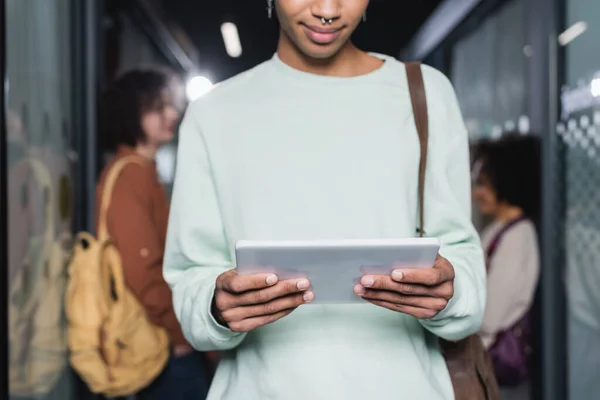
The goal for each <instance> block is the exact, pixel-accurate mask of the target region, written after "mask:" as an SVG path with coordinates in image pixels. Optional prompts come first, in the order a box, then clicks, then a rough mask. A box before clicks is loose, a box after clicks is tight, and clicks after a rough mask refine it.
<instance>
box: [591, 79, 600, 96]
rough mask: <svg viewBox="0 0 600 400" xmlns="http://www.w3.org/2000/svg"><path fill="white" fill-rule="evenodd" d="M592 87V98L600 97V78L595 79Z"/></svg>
mask: <svg viewBox="0 0 600 400" xmlns="http://www.w3.org/2000/svg"><path fill="white" fill-rule="evenodd" d="M590 86H591V90H592V96H594V97H600V78H594V79H593V80H592V84H591V85H590Z"/></svg>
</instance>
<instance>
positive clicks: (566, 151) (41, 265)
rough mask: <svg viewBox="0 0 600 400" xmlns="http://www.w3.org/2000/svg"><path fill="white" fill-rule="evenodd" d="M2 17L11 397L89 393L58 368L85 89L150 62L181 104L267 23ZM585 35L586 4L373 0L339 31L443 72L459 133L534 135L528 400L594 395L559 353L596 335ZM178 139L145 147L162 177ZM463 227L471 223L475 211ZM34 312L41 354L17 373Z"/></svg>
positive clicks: (77, 10) (21, 8)
mask: <svg viewBox="0 0 600 400" xmlns="http://www.w3.org/2000/svg"><path fill="white" fill-rule="evenodd" d="M0 16H1V17H0V26H2V35H3V36H2V40H1V42H0V46H1V50H0V53H1V57H0V60H2V63H0V64H2V65H1V66H2V67H3V69H2V74H3V79H2V80H1V82H0V84H1V85H2V93H3V94H4V96H3V99H2V102H3V103H2V107H1V109H0V114H1V118H2V119H1V121H0V122H1V123H0V129H1V138H0V146H2V153H1V154H2V157H3V158H2V163H1V164H0V175H1V177H0V178H1V179H0V184H1V185H2V187H1V189H2V193H3V196H2V197H1V208H2V215H1V217H0V224H1V225H2V229H1V230H0V233H1V236H0V242H1V246H2V247H1V249H2V254H1V255H2V265H5V269H4V272H5V273H6V276H7V291H8V304H7V306H8V307H7V310H8V315H7V321H8V326H7V329H8V338H9V343H10V345H9V354H8V356H7V357H9V370H10V371H9V372H10V374H9V375H10V382H9V383H10V399H52V400H71V399H88V398H95V397H93V396H91V394H90V393H89V391H88V390H87V388H86V387H85V385H84V384H83V383H82V382H80V381H79V379H78V378H77V376H76V375H75V374H74V373H73V372H72V371H71V369H70V368H69V365H68V359H67V345H66V333H65V321H64V317H63V313H62V307H63V298H64V290H65V289H64V288H65V279H64V269H63V267H64V263H65V262H66V259H67V258H68V256H67V255H66V254H67V253H68V251H67V247H68V244H67V242H68V240H69V238H70V237H71V236H72V235H73V233H74V232H78V231H80V230H93V229H94V227H93V220H94V218H93V210H94V196H95V192H94V191H95V185H96V180H97V178H98V173H99V171H100V170H101V168H102V166H103V165H104V163H105V162H106V160H107V158H108V157H109V156H110V155H109V154H104V153H103V152H102V151H101V148H100V147H99V145H98V143H99V137H98V132H99V128H98V126H99V120H98V119H99V118H98V115H99V114H98V108H99V98H100V95H101V93H102V91H103V89H104V88H106V87H107V85H109V84H110V83H111V82H112V81H113V80H114V79H115V78H116V77H118V76H119V75H120V74H121V73H123V72H124V71H127V70H130V69H132V68H138V67H153V68H160V69H163V70H164V71H167V72H168V73H169V74H170V76H171V77H172V89H173V92H174V93H176V105H177V107H178V108H180V109H181V110H183V109H184V108H185V107H186V105H187V103H188V102H189V101H190V100H194V99H196V98H198V97H200V96H202V95H203V94H205V93H207V92H208V91H210V90H211V89H212V88H213V87H214V85H218V84H219V82H221V81H223V80H225V79H227V78H230V77H232V76H233V75H235V74H237V73H239V72H242V71H244V70H246V69H248V68H251V67H253V66H255V65H257V64H258V63H260V62H262V61H265V60H267V59H269V58H270V57H271V56H272V55H273V52H274V51H275V47H276V43H277V37H278V25H277V22H276V21H275V20H269V19H267V11H266V1H263V0H213V1H205V0H193V1H192V0H0ZM599 38H600V1H599V0H418V1H413V2H405V1H398V0H372V1H371V4H370V5H369V9H368V16H367V21H366V23H364V24H361V26H360V27H359V29H358V31H357V32H356V34H355V42H356V44H357V45H358V46H359V47H361V48H363V49H365V50H369V51H375V52H380V53H385V54H388V55H391V56H394V57H397V58H398V59H400V60H402V61H411V60H423V61H424V62H425V63H426V64H429V65H431V66H433V67H435V68H437V69H439V70H441V71H442V72H444V73H445V74H446V75H447V76H448V77H449V78H450V80H451V81H452V83H453V85H454V87H455V89H456V93H457V96H458V100H459V103H460V105H461V108H462V112H463V116H464V118H465V123H466V126H467V128H468V131H469V135H470V138H471V141H472V142H473V144H476V143H477V142H478V141H480V140H482V139H492V140H497V139H500V138H501V137H502V136H503V134H504V133H505V132H518V133H520V134H521V135H535V136H537V137H538V138H539V140H540V141H541V149H542V150H541V154H542V161H541V168H542V169H541V170H542V176H541V182H540V183H541V188H542V189H541V190H542V201H541V204H540V220H539V225H538V230H539V232H538V233H539V235H540V252H541V256H542V263H541V271H542V272H541V278H540V285H539V289H538V292H537V296H536V302H535V306H534V309H535V315H536V318H535V337H534V347H535V349H536V351H535V365H536V368H534V376H533V377H532V381H533V383H534V394H533V396H534V397H535V398H538V399H545V400H566V399H569V400H588V399H600V392H589V391H588V392H586V391H585V390H581V388H582V387H586V386H585V385H586V384H589V382H588V383H583V384H580V383H574V382H575V381H576V377H577V376H579V375H580V372H581V370H580V369H578V368H584V369H589V368H593V367H590V365H595V368H596V369H597V370H598V369H600V360H596V361H595V362H596V364H593V362H594V360H587V361H585V360H583V358H585V353H583V355H582V353H581V352H580V351H579V350H576V349H575V348H576V347H577V344H578V343H581V342H582V340H584V339H583V338H584V337H585V338H586V339H585V340H588V339H587V338H589V337H590V336H591V337H594V336H595V337H596V338H597V339H598V340H600V206H599V205H600V45H599ZM232 118H235V116H232ZM176 148H177V141H176V140H175V141H174V142H173V143H171V144H169V145H167V146H165V147H164V148H162V149H161V150H160V151H159V154H158V156H157V166H158V170H159V175H160V177H161V180H162V182H163V183H164V184H165V186H166V187H167V188H169V187H170V185H171V184H172V180H173V173H174V166H175V156H176ZM474 222H475V224H476V226H477V227H478V228H480V229H482V228H483V227H484V226H485V224H486V223H487V221H486V219H485V218H483V217H481V216H479V215H478V213H477V212H474ZM52 251H55V252H58V253H59V254H62V253H61V251H62V252H64V254H65V256H64V259H63V260H62V262H60V257H59V261H58V264H57V266H54V265H50V266H48V261H49V258H50V254H55V253H52ZM53 260H54V259H53ZM51 264H53V262H52V263H51ZM54 267H55V269H53V268H54ZM53 274H54V275H53ZM39 282H44V284H43V285H42V286H39V284H38V283H39ZM44 285H46V286H44ZM40 288H41V289H40ZM40 315H43V316H44V318H46V320H44V324H45V325H44V326H45V327H46V340H48V337H50V338H52V344H51V347H52V354H51V355H50V356H48V357H50V358H48V359H47V361H46V363H45V366H44V368H43V373H40V374H39V376H29V375H27V373H26V372H24V369H25V368H26V365H27V363H28V362H30V360H31V358H32V357H35V351H36V348H35V346H36V345H37V344H36V343H38V342H37V341H36V338H35V335H36V330H35V329H34V328H32V326H35V325H36V323H37V324H39V323H40V322H39V319H40V318H42V317H40ZM36 321H38V322H36ZM573 321H578V322H577V323H579V324H584V325H585V328H586V329H585V332H584V333H582V330H580V329H576V328H574V327H573V326H574V322H573ZM49 332H50V333H49ZM38 344H39V343H38ZM32 354H33V355H32ZM48 360H49V361H48ZM583 361H585V362H586V363H584V364H585V365H586V366H585V367H583V366H582V365H584V364H581V365H580V362H583ZM587 387H589V386H587ZM96 398H97V397H96Z"/></svg>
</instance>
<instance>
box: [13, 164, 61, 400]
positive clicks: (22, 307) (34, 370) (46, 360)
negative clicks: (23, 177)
mask: <svg viewBox="0 0 600 400" xmlns="http://www.w3.org/2000/svg"><path fill="white" fill-rule="evenodd" d="M24 162H25V163H26V164H27V165H29V167H30V168H31V170H32V172H33V176H34V177H35V180H36V181H37V184H38V186H39V187H41V189H42V191H43V193H44V195H43V202H44V204H43V208H44V231H43V233H42V235H41V236H32V237H30V238H29V243H28V246H27V253H26V255H25V259H24V260H23V263H22V265H21V267H20V269H19V270H18V272H17V273H16V274H15V278H14V280H13V281H12V282H11V283H10V295H9V309H8V313H9V335H8V336H9V337H8V339H9V349H10V352H9V360H8V361H9V391H10V394H11V395H12V396H20V397H37V396H43V395H45V394H47V393H49V392H50V391H51V390H52V389H53V388H54V387H55V386H56V384H57V382H58V380H59V378H60V377H61V376H62V374H63V373H64V371H65V367H66V366H67V339H66V336H67V335H66V334H67V332H66V321H65V316H64V303H63V296H64V291H65V287H66V281H67V279H66V266H67V262H68V259H69V255H70V251H69V250H67V248H68V247H69V245H70V241H71V234H70V233H68V232H65V233H62V234H60V235H59V237H58V238H56V234H55V219H54V216H55V208H56V203H55V197H54V190H53V187H52V182H51V178H50V174H49V173H48V169H47V167H46V166H45V165H44V164H43V163H42V162H41V161H39V160H37V159H35V158H32V157H28V158H27V159H25V161H24Z"/></svg>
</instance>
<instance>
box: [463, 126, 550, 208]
mask: <svg viewBox="0 0 600 400" xmlns="http://www.w3.org/2000/svg"><path fill="white" fill-rule="evenodd" d="M473 159H474V161H478V162H481V170H480V171H481V173H483V174H484V175H485V176H486V177H487V178H488V179H489V181H490V184H491V185H492V187H493V189H494V191H495V192H496V196H497V198H498V200H499V201H505V202H507V203H508V204H510V205H513V206H517V207H520V208H522V209H523V212H524V213H525V215H527V216H528V217H529V218H532V219H534V220H537V218H538V217H539V205H540V186H541V175H540V170H541V168H540V167H541V166H540V162H541V160H540V142H539V138H538V137H537V136H535V135H532V134H529V135H527V136H523V135H521V134H519V133H515V132H510V133H506V134H505V135H504V136H503V137H502V138H501V139H499V140H484V141H481V142H479V143H477V144H476V146H475V149H474V157H473Z"/></svg>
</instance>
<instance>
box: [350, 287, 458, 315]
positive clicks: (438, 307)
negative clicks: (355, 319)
mask: <svg viewBox="0 0 600 400" xmlns="http://www.w3.org/2000/svg"><path fill="white" fill-rule="evenodd" d="M354 293H355V294H356V295H358V296H360V297H362V298H363V299H365V300H380V301H384V302H387V303H395V304H401V305H406V306H413V307H418V308H425V309H430V310H435V311H442V310H443V309H444V308H445V307H446V304H448V302H447V301H446V300H445V299H442V298H436V297H430V296H410V295H403V294H400V293H397V292H388V291H385V290H373V289H366V288H363V287H362V286H361V285H356V286H355V287H354Z"/></svg>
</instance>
